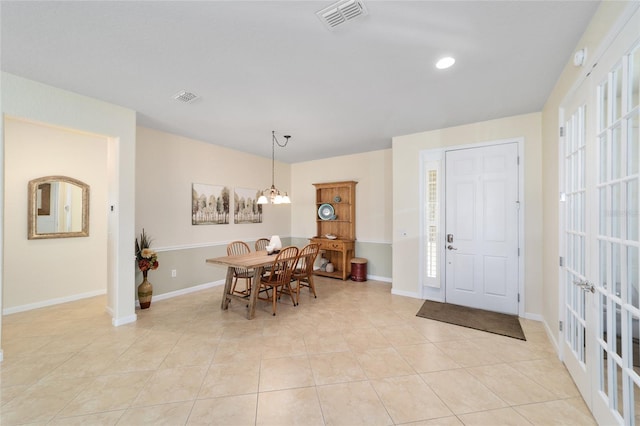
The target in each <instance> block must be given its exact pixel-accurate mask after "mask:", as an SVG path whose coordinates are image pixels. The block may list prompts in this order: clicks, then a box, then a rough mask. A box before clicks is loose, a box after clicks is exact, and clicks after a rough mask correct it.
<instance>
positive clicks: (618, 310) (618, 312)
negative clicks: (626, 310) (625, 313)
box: [612, 303, 622, 357]
mask: <svg viewBox="0 0 640 426" xmlns="http://www.w3.org/2000/svg"><path fill="white" fill-rule="evenodd" d="M613 306H614V311H613V313H614V316H613V318H614V324H613V329H614V330H615V332H616V338H615V340H612V343H613V345H614V350H615V351H616V353H617V354H618V356H619V357H622V340H621V339H620V337H621V334H622V307H621V306H620V305H619V304H617V303H614V304H613Z"/></svg>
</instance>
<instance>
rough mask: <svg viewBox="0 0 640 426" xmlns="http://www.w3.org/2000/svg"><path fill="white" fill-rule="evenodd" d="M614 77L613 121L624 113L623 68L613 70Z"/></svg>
mask: <svg viewBox="0 0 640 426" xmlns="http://www.w3.org/2000/svg"><path fill="white" fill-rule="evenodd" d="M611 74H612V75H611V76H612V78H613V93H612V94H611V96H612V97H613V111H612V112H613V114H612V115H613V122H616V121H618V120H620V117H621V114H622V68H621V67H618V68H616V69H615V70H613V71H612V72H611Z"/></svg>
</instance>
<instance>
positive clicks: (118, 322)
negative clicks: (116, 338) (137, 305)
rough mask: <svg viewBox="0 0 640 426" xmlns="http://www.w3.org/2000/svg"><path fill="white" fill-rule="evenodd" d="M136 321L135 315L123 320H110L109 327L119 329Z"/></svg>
mask: <svg viewBox="0 0 640 426" xmlns="http://www.w3.org/2000/svg"><path fill="white" fill-rule="evenodd" d="M137 320H138V316H137V315H136V314H133V315H129V316H128V317H124V318H111V325H113V326H114V327H119V326H121V325H125V324H131V323H132V322H136V321H137Z"/></svg>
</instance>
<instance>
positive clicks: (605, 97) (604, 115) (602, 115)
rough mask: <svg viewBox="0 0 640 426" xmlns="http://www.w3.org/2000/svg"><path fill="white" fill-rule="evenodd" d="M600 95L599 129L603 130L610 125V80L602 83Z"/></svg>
mask: <svg viewBox="0 0 640 426" xmlns="http://www.w3.org/2000/svg"><path fill="white" fill-rule="evenodd" d="M599 95H600V96H599V97H600V102H599V103H600V111H599V114H598V117H599V120H598V123H599V126H598V131H602V130H604V129H606V128H607V126H608V124H609V123H608V121H607V120H608V117H609V114H608V111H609V83H608V82H606V81H605V82H603V83H602V84H601V85H600V93H599Z"/></svg>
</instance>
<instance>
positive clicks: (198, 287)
mask: <svg viewBox="0 0 640 426" xmlns="http://www.w3.org/2000/svg"><path fill="white" fill-rule="evenodd" d="M224 282H225V280H218V281H212V282H210V283H204V284H200V285H196V286H193V287H187V288H182V289H180V290H176V291H170V292H169V293H163V294H159V295H157V296H153V297H152V298H151V301H152V302H153V301H154V300H155V301H159V300H165V299H171V298H172V297H177V296H182V295H185V294H189V293H195V292H196V291H200V290H205V289H207V288H212V287H217V286H220V285H224ZM136 308H140V302H139V301H138V300H136Z"/></svg>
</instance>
